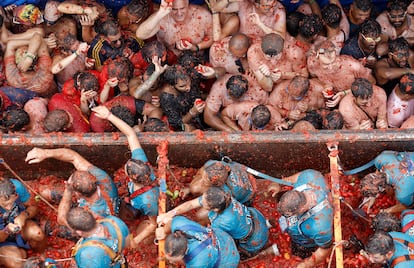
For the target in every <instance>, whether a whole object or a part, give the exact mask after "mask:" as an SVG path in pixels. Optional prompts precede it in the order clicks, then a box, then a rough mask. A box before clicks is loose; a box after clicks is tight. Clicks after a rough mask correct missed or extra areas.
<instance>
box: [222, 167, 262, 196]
mask: <svg viewBox="0 0 414 268" xmlns="http://www.w3.org/2000/svg"><path fill="white" fill-rule="evenodd" d="M223 163H224V164H225V165H227V166H229V167H230V174H229V176H228V178H227V181H226V185H227V187H228V188H229V189H230V191H231V194H232V196H233V197H234V198H236V200H237V201H239V202H240V203H246V202H247V201H249V200H251V199H253V196H254V193H255V192H254V188H253V185H252V183H251V181H250V179H249V174H248V173H247V171H246V169H245V167H244V166H243V165H242V164H239V163H236V162H231V163H225V162H223Z"/></svg>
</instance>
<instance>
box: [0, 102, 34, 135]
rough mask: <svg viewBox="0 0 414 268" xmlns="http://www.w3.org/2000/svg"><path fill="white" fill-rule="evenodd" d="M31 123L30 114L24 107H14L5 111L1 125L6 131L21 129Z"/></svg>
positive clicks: (0, 121)
mask: <svg viewBox="0 0 414 268" xmlns="http://www.w3.org/2000/svg"><path fill="white" fill-rule="evenodd" d="M29 123H30V116H29V114H28V113H26V111H25V110H23V108H13V109H10V110H6V111H5V112H4V113H3V118H2V119H1V120H0V126H1V128H2V129H3V130H6V131H21V130H24V127H25V126H27V125H28V124H29Z"/></svg>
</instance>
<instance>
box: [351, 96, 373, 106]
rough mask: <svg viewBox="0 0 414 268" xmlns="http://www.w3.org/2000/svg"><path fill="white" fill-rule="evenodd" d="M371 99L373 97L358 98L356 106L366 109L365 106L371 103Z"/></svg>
mask: <svg viewBox="0 0 414 268" xmlns="http://www.w3.org/2000/svg"><path fill="white" fill-rule="evenodd" d="M371 97H372V96H369V97H368V98H365V99H364V98H361V97H357V98H356V99H355V101H356V104H357V105H358V106H359V107H365V106H367V105H368V103H369V102H370V100H371Z"/></svg>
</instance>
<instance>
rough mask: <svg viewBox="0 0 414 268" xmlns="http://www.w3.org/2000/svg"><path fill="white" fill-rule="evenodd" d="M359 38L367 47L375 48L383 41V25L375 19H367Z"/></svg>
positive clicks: (362, 25)
mask: <svg viewBox="0 0 414 268" xmlns="http://www.w3.org/2000/svg"><path fill="white" fill-rule="evenodd" d="M358 38H359V40H360V42H362V43H363V45H364V46H365V47H368V48H369V49H374V48H375V47H376V46H377V44H378V43H379V42H380V41H381V25H380V24H379V23H378V22H377V21H376V20H373V19H367V20H366V21H364V22H363V23H362V24H361V28H360V30H359V37H358Z"/></svg>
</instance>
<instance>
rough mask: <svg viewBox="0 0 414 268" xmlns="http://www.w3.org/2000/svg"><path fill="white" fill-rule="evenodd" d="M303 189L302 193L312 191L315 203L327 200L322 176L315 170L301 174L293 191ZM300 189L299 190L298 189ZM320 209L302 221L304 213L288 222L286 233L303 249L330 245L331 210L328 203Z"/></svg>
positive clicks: (326, 188)
mask: <svg viewBox="0 0 414 268" xmlns="http://www.w3.org/2000/svg"><path fill="white" fill-rule="evenodd" d="M298 187H301V188H303V189H304V190H302V191H313V192H314V193H315V195H316V197H317V203H318V204H320V203H321V202H322V201H324V200H327V198H328V197H329V195H330V192H329V189H328V187H327V184H326V182H325V178H324V177H323V175H322V174H321V173H320V172H319V171H316V170H311V169H307V170H304V171H302V172H301V174H300V175H299V177H298V180H297V182H296V183H295V184H294V189H295V190H298ZM299 189H300V188H299ZM321 207H322V209H320V210H318V211H317V212H316V213H311V215H310V217H308V218H306V219H304V218H303V216H304V215H306V212H305V213H303V214H302V215H299V216H298V217H297V219H298V220H295V218H292V217H291V218H290V219H291V220H288V228H287V232H288V233H289V235H290V237H291V239H292V240H293V241H294V242H295V243H297V244H300V245H302V246H304V247H315V246H317V247H324V248H327V247H329V246H330V245H331V243H332V236H333V224H332V223H333V209H332V206H331V204H330V202H329V201H328V202H327V205H325V206H321Z"/></svg>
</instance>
